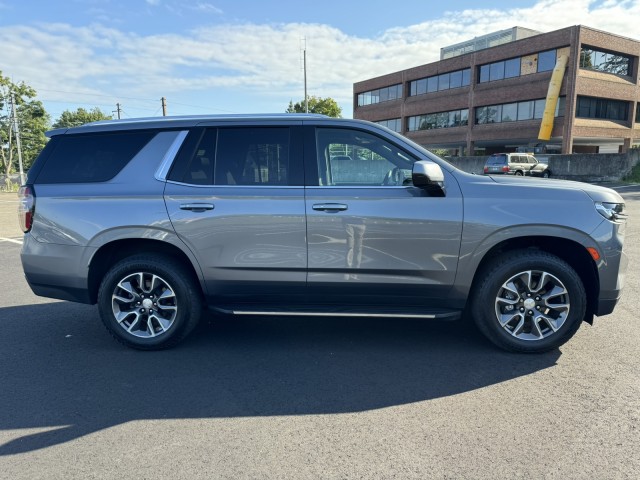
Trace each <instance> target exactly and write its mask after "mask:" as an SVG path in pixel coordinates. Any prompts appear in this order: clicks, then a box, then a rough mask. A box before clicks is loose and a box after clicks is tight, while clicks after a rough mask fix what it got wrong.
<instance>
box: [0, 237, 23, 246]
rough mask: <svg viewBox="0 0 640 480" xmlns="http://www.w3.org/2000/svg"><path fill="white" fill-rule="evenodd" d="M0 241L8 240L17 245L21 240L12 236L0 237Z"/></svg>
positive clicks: (20, 243)
mask: <svg viewBox="0 0 640 480" xmlns="http://www.w3.org/2000/svg"><path fill="white" fill-rule="evenodd" d="M0 242H10V243H17V244H18V245H22V240H15V239H13V238H5V237H0Z"/></svg>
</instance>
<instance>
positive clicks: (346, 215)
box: [305, 126, 462, 306]
mask: <svg viewBox="0 0 640 480" xmlns="http://www.w3.org/2000/svg"><path fill="white" fill-rule="evenodd" d="M305 135H306V138H305V156H306V158H305V160H306V163H307V166H308V167H307V171H306V178H307V182H308V183H307V189H306V206H307V231H308V238H309V247H308V252H309V253H308V258H309V274H308V289H309V293H310V294H311V295H313V296H314V297H315V298H316V299H319V300H320V301H333V300H338V301H340V302H341V303H343V302H349V303H360V304H362V303H366V304H372V303H375V304H383V303H389V302H394V303H395V302H398V298H401V299H402V298H404V300H405V302H407V303H411V304H425V303H426V304H431V305H433V306H436V305H437V304H439V303H443V301H444V299H445V297H446V295H447V293H448V291H449V290H450V288H451V285H452V284H453V281H454V279H455V274H456V268H457V264H458V253H459V249H460V237H461V232H462V197H461V194H460V190H459V187H458V184H457V182H456V181H455V179H454V178H453V177H452V176H451V175H450V174H449V173H448V172H445V174H446V185H447V187H446V188H447V191H446V196H444V197H431V196H429V194H428V193H427V192H426V191H424V190H423V189H420V188H417V187H414V186H413V185H412V181H411V168H412V166H413V162H414V161H415V160H416V159H417V158H416V157H414V156H412V155H411V154H409V153H407V151H405V150H403V149H402V148H400V147H399V146H398V145H397V144H395V143H394V142H393V141H392V140H390V139H388V138H385V137H383V136H381V135H378V134H376V133H374V132H370V131H365V130H360V129H357V128H344V127H341V128H337V127H331V128H324V127H320V126H318V127H309V129H308V130H307V131H306V132H305ZM307 153H309V155H308V156H307ZM345 156H346V157H349V158H350V159H351V160H337V159H338V158H340V157H345Z"/></svg>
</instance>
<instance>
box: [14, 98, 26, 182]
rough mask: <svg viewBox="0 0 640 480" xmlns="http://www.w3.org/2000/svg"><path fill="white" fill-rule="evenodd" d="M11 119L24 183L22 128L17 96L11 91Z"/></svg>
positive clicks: (21, 179) (21, 180)
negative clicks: (17, 112) (20, 127)
mask: <svg viewBox="0 0 640 480" xmlns="http://www.w3.org/2000/svg"><path fill="white" fill-rule="evenodd" d="M11 120H12V122H11V123H12V124H13V134H14V135H15V136H16V148H17V149H18V165H19V166H20V185H24V170H23V168H22V144H21V143H20V129H19V128H18V115H17V114H16V97H15V95H14V94H13V92H11Z"/></svg>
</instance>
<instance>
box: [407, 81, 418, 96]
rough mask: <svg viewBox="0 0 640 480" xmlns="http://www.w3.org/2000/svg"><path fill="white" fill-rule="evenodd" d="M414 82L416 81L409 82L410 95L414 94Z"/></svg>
mask: <svg viewBox="0 0 640 480" xmlns="http://www.w3.org/2000/svg"><path fill="white" fill-rule="evenodd" d="M416 83H417V82H411V83H410V84H409V95H411V96H413V95H416Z"/></svg>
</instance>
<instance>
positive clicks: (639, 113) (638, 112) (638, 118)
mask: <svg viewBox="0 0 640 480" xmlns="http://www.w3.org/2000/svg"><path fill="white" fill-rule="evenodd" d="M636 123H640V103H636Z"/></svg>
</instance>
